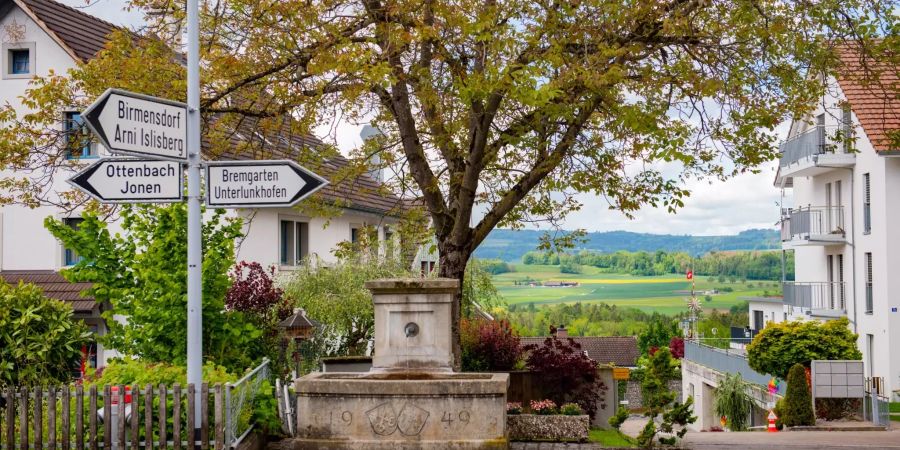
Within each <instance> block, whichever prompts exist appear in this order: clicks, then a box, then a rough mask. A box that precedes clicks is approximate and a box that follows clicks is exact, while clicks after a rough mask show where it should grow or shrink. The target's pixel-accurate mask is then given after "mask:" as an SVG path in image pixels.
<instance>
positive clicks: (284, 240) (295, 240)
mask: <svg viewBox="0 0 900 450" xmlns="http://www.w3.org/2000/svg"><path fill="white" fill-rule="evenodd" d="M308 234H309V232H308V224H307V223H306V222H299V221H295V220H282V221H281V230H280V233H279V235H280V239H279V240H280V249H279V250H280V251H279V254H280V255H279V261H280V262H281V265H283V266H296V265H299V264H300V262H301V261H302V260H303V258H304V257H305V256H306V254H307V251H306V249H307V246H308V242H309V241H308V239H309V236H308Z"/></svg>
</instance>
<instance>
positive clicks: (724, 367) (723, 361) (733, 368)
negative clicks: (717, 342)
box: [684, 340, 785, 395]
mask: <svg viewBox="0 0 900 450" xmlns="http://www.w3.org/2000/svg"><path fill="white" fill-rule="evenodd" d="M684 359H686V360H688V361H692V362H695V363H697V364H700V365H703V366H706V367H709V368H710V369H713V370H715V371H717V372H720V373H739V374H741V376H742V377H743V378H744V380H746V381H749V382H751V383H755V384H758V385H761V386H765V385H767V384H768V383H769V380H771V379H772V377H771V376H769V375H765V374H761V373H759V372H757V371H755V370H753V369H751V368H750V364H748V363H747V357H746V356H744V355H742V354H741V353H738V352H735V351H734V350H725V349H721V348H714V347H710V346H707V345H703V344H700V343H698V342H695V341H690V340H686V341H684ZM784 385H785V383H779V387H778V391H779V392H778V393H779V394H780V395H784V389H785V388H784Z"/></svg>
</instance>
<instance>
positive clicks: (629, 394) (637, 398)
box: [616, 380, 684, 409]
mask: <svg viewBox="0 0 900 450" xmlns="http://www.w3.org/2000/svg"><path fill="white" fill-rule="evenodd" d="M669 390H670V391H674V392H675V393H676V396H675V401H676V402H681V401H684V400H683V399H682V398H681V380H672V381H669ZM625 400H628V408H629V409H637V408H643V407H644V404H643V401H642V399H641V383H639V382H637V381H636V380H628V383H627V387H626V388H625ZM616 408H618V405H617V406H616Z"/></svg>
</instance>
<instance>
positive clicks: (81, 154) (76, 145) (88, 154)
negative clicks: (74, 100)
mask: <svg viewBox="0 0 900 450" xmlns="http://www.w3.org/2000/svg"><path fill="white" fill-rule="evenodd" d="M63 130H64V131H65V137H66V159H82V158H96V157H97V154H96V152H95V151H94V146H93V145H92V144H91V134H90V132H88V130H87V126H86V125H85V124H84V119H82V118H81V113H79V112H75V111H69V112H66V113H65V118H64V120H63Z"/></svg>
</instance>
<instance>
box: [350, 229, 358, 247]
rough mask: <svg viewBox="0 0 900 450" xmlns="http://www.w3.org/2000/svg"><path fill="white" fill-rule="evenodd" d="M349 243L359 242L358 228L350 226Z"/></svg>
mask: <svg viewBox="0 0 900 450" xmlns="http://www.w3.org/2000/svg"><path fill="white" fill-rule="evenodd" d="M350 243H351V244H359V228H356V227H352V228H350Z"/></svg>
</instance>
